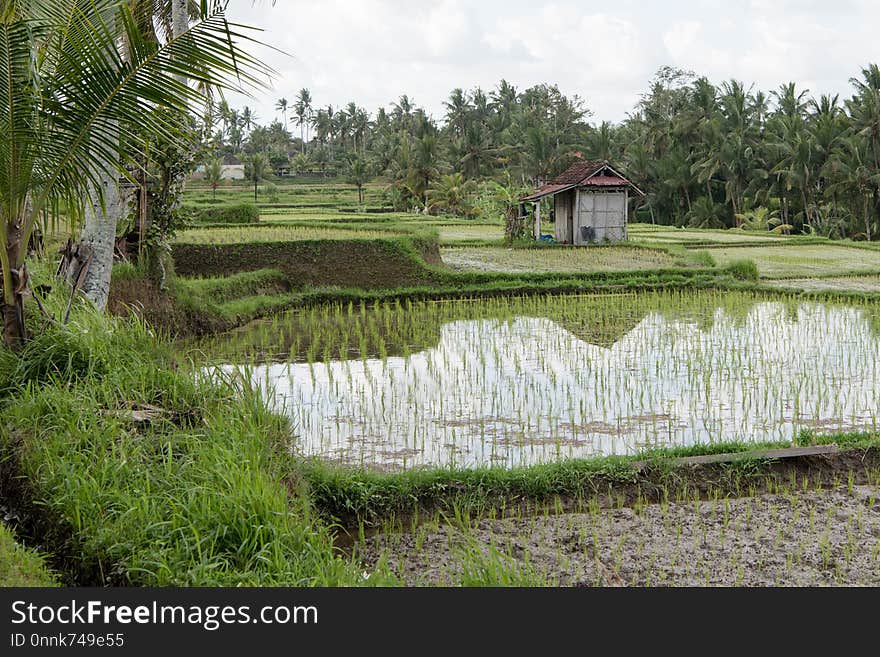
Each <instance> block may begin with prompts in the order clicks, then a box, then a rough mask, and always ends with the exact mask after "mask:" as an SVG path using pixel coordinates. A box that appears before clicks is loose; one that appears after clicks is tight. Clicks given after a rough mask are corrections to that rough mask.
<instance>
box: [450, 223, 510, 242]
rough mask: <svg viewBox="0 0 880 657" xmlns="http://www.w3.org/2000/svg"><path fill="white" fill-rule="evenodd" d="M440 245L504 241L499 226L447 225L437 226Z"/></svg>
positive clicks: (502, 228)
mask: <svg viewBox="0 0 880 657" xmlns="http://www.w3.org/2000/svg"><path fill="white" fill-rule="evenodd" d="M437 230H438V232H439V233H440V243H441V244H456V243H461V242H497V241H500V240H502V239H504V226H502V225H501V224H472V225H467V224H447V225H438V226H437Z"/></svg>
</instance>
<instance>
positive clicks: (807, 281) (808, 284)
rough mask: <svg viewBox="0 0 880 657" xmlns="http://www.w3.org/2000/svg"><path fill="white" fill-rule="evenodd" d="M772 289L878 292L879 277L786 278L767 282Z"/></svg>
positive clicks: (879, 287) (879, 290) (879, 285)
mask: <svg viewBox="0 0 880 657" xmlns="http://www.w3.org/2000/svg"><path fill="white" fill-rule="evenodd" d="M768 284H769V285H771V286H773V287H778V288H785V289H798V290H805V291H808V292H818V291H832V292H869V293H876V292H880V276H878V275H870V276H830V277H828V278H787V279H780V280H774V281H768Z"/></svg>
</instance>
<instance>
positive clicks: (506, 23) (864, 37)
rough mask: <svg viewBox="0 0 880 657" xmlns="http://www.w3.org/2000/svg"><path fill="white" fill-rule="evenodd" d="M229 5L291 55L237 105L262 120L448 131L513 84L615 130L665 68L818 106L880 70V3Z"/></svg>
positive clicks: (712, 0) (272, 59) (281, 1)
mask: <svg viewBox="0 0 880 657" xmlns="http://www.w3.org/2000/svg"><path fill="white" fill-rule="evenodd" d="M231 5H232V7H231V9H230V15H231V17H232V18H234V19H236V20H238V21H239V22H242V23H246V24H253V25H257V26H259V27H262V28H264V29H265V31H264V32H263V33H262V35H261V38H262V39H263V40H264V41H266V42H268V43H270V44H272V45H274V46H276V47H278V48H280V49H282V50H285V51H287V52H290V53H293V54H294V55H295V57H294V58H290V57H284V56H282V55H279V54H278V53H276V52H273V51H271V50H260V55H261V56H262V57H264V58H265V60H266V61H267V62H268V63H270V64H271V65H273V66H274V67H275V68H276V69H278V71H279V72H280V77H279V78H278V79H277V80H276V81H275V85H274V86H275V88H274V89H273V90H271V91H269V92H266V93H264V94H261V95H260V96H259V97H258V98H257V99H255V100H252V101H246V100H244V99H241V100H239V102H238V104H239V105H241V104H245V103H248V104H250V105H251V106H252V107H256V108H257V112H258V114H259V115H260V117H261V119H262V120H268V119H271V118H272V117H273V116H275V115H276V112H275V110H274V104H275V101H276V100H277V99H278V98H280V97H282V96H284V97H286V98H287V99H288V100H290V101H292V99H293V98H294V97H295V95H296V92H297V91H298V90H299V89H300V88H302V87H307V88H309V89H310V90H311V92H312V97H313V98H314V102H315V104H316V105H317V106H324V105H327V104H333V105H334V106H338V105H341V104H344V103H347V102H348V101H351V100H353V101H356V102H357V103H358V104H359V105H362V106H364V107H366V108H367V109H369V110H371V111H375V109H376V108H377V107H379V106H387V105H389V104H390V103H392V102H394V101H395V100H397V98H398V97H399V96H400V95H402V94H408V95H409V96H410V98H411V99H413V100H414V101H415V102H416V103H418V104H421V105H423V106H425V107H426V109H427V110H428V111H429V112H430V113H432V114H434V116H435V117H441V116H442V114H443V101H444V100H445V99H446V98H447V97H448V94H449V92H450V91H451V90H452V89H453V88H454V87H462V88H466V89H469V88H473V87H475V86H478V85H479V86H481V87H483V88H484V89H491V88H492V87H494V86H495V85H496V84H497V83H498V81H499V80H500V79H501V78H505V79H507V80H508V81H510V82H511V83H513V84H515V85H517V86H518V87H519V88H523V87H526V86H531V85H533V84H538V83H541V82H546V83H549V84H558V85H559V88H560V90H562V91H563V93H566V94H569V95H573V94H578V95H580V96H581V97H582V98H584V99H585V100H586V102H587V104H588V106H589V107H590V108H591V109H592V110H593V112H594V119H595V120H611V121H620V120H622V119H623V118H624V117H625V115H626V113H627V112H628V111H630V110H631V109H632V107H633V105H634V104H635V102H636V101H637V100H638V96H639V94H640V93H642V92H644V91H645V90H646V88H647V86H648V82H649V80H650V78H651V77H652V76H653V74H654V72H655V71H656V70H657V69H658V68H659V67H660V66H663V65H665V64H673V65H676V66H681V67H682V68H688V69H691V70H694V71H695V72H696V73H698V74H700V75H706V76H707V77H709V79H710V80H713V81H715V82H721V81H723V80H726V79H730V78H737V79H740V80H743V81H744V82H746V83H747V84H750V83H752V82H754V83H755V84H756V87H757V88H761V89H764V90H766V91H769V90H772V89H775V88H777V87H778V86H779V84H781V83H783V82H787V81H789V80H792V81H795V82H797V83H798V85H799V86H800V87H803V86H805V85H806V83H809V85H810V88H811V91H812V92H813V93H816V94H818V93H826V92H834V93H837V92H841V93H844V95H846V93H848V92H849V84H848V80H849V78H850V77H851V76H854V75H857V74H858V73H859V71H860V69H861V67H862V66H864V65H866V64H867V63H869V62H871V61H877V60H878V55H877V51H876V48H875V46H874V44H875V39H874V35H873V32H874V29H875V28H874V26H876V25H877V24H880V3H878V2H876V0H837V1H836V2H835V3H828V2H827V1H826V0H821V1H820V0H749V1H748V2H743V3H735V4H734V3H728V2H722V1H721V0H703V1H702V2H700V3H693V2H684V1H682V0H677V1H676V0H670V1H669V2H666V3H663V4H662V5H661V4H659V3H651V4H647V3H644V2H637V1H636V0H618V2H616V3H615V4H612V5H608V4H605V5H596V4H595V3H586V2H575V1H574V0H558V1H557V2H549V3H541V2H539V1H527V0H506V1H502V0H484V1H483V2H465V0H440V1H436V2H429V1H428V0H412V1H409V2H407V1H405V0H351V1H346V0H322V1H321V2H312V1H303V0H278V2H277V3H276V4H275V5H274V6H271V3H269V2H265V1H264V2H262V3H260V2H258V3H256V4H254V3H252V2H251V0H236V1H235V2H232V3H231ZM231 100H232V101H233V102H234V101H235V98H231Z"/></svg>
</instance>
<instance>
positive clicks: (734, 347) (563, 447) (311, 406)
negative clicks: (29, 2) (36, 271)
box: [202, 291, 880, 492]
mask: <svg viewBox="0 0 880 657" xmlns="http://www.w3.org/2000/svg"><path fill="white" fill-rule="evenodd" d="M878 311H880V309H878V307H877V305H876V303H875V302H869V301H862V302H860V303H855V302H854V303H850V304H847V305H842V304H830V303H826V304H823V303H816V302H805V301H799V300H795V299H788V298H785V297H783V298H782V299H781V300H780V299H779V298H774V299H772V300H768V299H767V298H766V297H762V296H761V295H759V294H755V293H748V292H719V291H700V292H693V291H662V292H660V291H657V292H648V293H643V294H617V295H615V294H610V295H567V296H542V297H526V298H502V297H499V298H492V299H483V300H480V301H479V302H476V301H468V300H454V301H446V302H442V303H437V302H413V301H399V300H398V301H393V302H381V303H376V304H372V305H367V304H364V303H346V304H332V305H326V306H320V307H311V308H308V309H304V310H301V311H298V312H295V313H291V314H287V315H283V316H279V317H276V318H274V319H272V320H267V321H264V322H257V323H255V324H253V325H252V326H251V327H250V328H249V329H248V330H246V331H241V332H238V333H237V334H235V335H234V336H229V337H227V338H225V342H223V343H221V344H219V345H202V348H203V349H205V350H206V351H207V352H208V353H213V354H214V357H215V361H216V362H220V363H223V362H224V361H225V364H224V365H222V366H223V367H224V368H227V369H234V368H236V367H239V366H241V365H245V366H246V369H247V370H248V372H249V375H250V376H252V377H253V380H254V382H255V383H257V384H259V385H260V386H262V387H263V388H264V392H265V393H266V395H267V397H268V398H269V399H270V401H271V403H272V404H273V405H274V407H275V408H276V409H278V410H280V411H283V412H284V413H286V414H288V415H289V416H290V417H291V419H292V421H293V425H294V427H295V436H293V437H292V444H291V447H292V450H293V451H295V452H297V453H302V454H305V455H310V456H318V457H320V458H322V459H325V460H328V461H330V462H334V463H341V464H347V465H354V466H358V467H366V468H378V469H382V470H389V469H390V470H402V469H409V468H413V467H419V466H434V467H508V468H510V467H518V466H526V465H533V464H537V463H548V462H557V461H563V460H567V459H573V458H590V457H596V456H609V455H633V454H639V453H642V452H644V451H646V450H657V449H667V448H681V447H688V446H694V445H703V446H705V447H706V448H711V446H712V445H713V444H725V443H728V442H740V443H750V442H756V441H757V442H770V441H775V442H780V443H790V442H792V441H794V440H795V439H796V438H797V437H799V436H800V435H801V433H802V432H803V431H804V430H808V431H809V432H810V435H811V436H821V435H823V434H825V433H833V432H840V431H871V430H872V429H873V427H874V426H875V420H874V410H873V407H874V405H875V404H874V401H875V398H876V395H877V393H878V391H880V367H878V364H877V363H878V362H880V337H878V331H877V326H876V322H875V320H874V318H875V317H876V316H877V314H878ZM798 439H799V440H800V438H798ZM659 463H660V462H658V464H659ZM759 465H760V464H758V463H755V462H752V461H744V462H742V463H739V462H737V463H733V464H731V465H730V466H728V468H727V470H726V471H725V472H726V474H725V477H726V479H729V480H730V481H729V482H727V483H729V484H730V485H731V487H732V488H733V489H734V490H744V489H745V488H746V487H747V486H750V485H751V484H750V483H749V482H753V481H754V480H755V479H756V478H757V477H759V476H762V475H761V468H760V467H758V466H759ZM661 467H662V466H661ZM793 476H794V477H795V479H794V480H792V481H790V482H789V484H788V488H789V489H790V490H791V492H794V491H795V490H798V489H800V490H802V491H804V490H806V489H807V488H808V487H809V486H810V484H811V482H810V481H809V479H803V480H797V478H796V477H797V475H796V474H795V475H793ZM778 485H779V484H778V482H769V486H770V487H771V488H770V490H771V491H772V490H773V486H778Z"/></svg>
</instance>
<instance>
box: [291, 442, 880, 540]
mask: <svg viewBox="0 0 880 657" xmlns="http://www.w3.org/2000/svg"><path fill="white" fill-rule="evenodd" d="M832 443H833V444H836V445H838V446H839V447H840V449H841V451H840V453H839V454H836V455H834V457H831V458H829V457H825V456H817V457H810V456H806V457H802V458H796V459H792V460H790V461H782V460H776V459H768V458H750V457H749V454H751V453H755V452H760V451H762V450H772V449H780V448H785V447H791V444H790V443H787V442H786V443H782V442H761V443H739V442H734V443H722V442H719V443H714V444H701V445H695V446H693V447H687V448H675V449H665V450H656V451H651V452H646V453H643V454H640V455H635V456H620V457H604V458H595V459H584V460H570V461H564V462H560V463H549V464H544V465H536V466H531V467H526V468H512V469H503V468H470V469H429V470H411V471H407V472H403V473H393V474H383V473H378V472H368V471H363V470H355V469H347V468H340V467H334V466H331V465H328V464H326V463H322V462H320V461H310V462H305V463H302V462H295V463H294V462H292V463H291V466H290V467H291V468H292V470H293V471H294V472H296V473H297V476H300V477H302V478H304V479H305V480H306V481H308V483H309V490H310V493H311V498H312V500H313V503H314V505H315V508H316V509H318V510H319V511H320V512H321V513H322V514H323V515H325V517H326V518H328V519H330V520H332V521H333V522H335V523H339V524H340V525H341V526H342V527H344V528H347V531H349V532H351V533H352V534H354V533H357V532H359V531H364V530H365V529H375V528H388V527H390V526H394V525H395V524H396V525H398V526H400V525H401V524H403V525H406V524H407V523H411V522H413V521H418V519H419V518H431V517H434V518H436V517H451V516H456V515H460V514H466V515H474V516H483V517H487V516H488V517H496V516H501V517H504V516H505V515H506V514H512V515H522V514H524V513H525V514H528V513H534V512H536V511H537V512H547V511H548V510H549V511H550V512H557V513H560V512H582V511H583V510H584V509H586V508H588V507H590V506H592V505H597V504H598V505H601V506H606V507H610V506H617V507H618V508H619V507H622V506H633V505H634V504H643V503H649V502H658V501H663V500H669V499H674V498H676V497H679V498H682V499H686V498H689V497H693V495H694V494H696V495H698V496H704V497H705V496H707V495H713V496H719V497H728V496H732V497H739V496H744V495H755V494H758V493H760V492H764V491H769V490H773V489H775V488H777V487H778V486H779V485H780V483H784V482H789V483H793V485H795V486H811V487H824V486H831V485H840V484H841V483H846V482H847V481H849V482H850V483H853V482H856V483H865V482H866V481H867V480H868V479H867V477H868V473H869V472H870V469H872V468H873V469H876V468H877V467H880V435H877V434H871V433H848V434H837V435H826V436H816V435H814V434H812V433H809V432H804V433H802V434H801V435H800V436H799V438H798V440H797V441H796V443H795V444H796V445H801V446H807V445H822V444H832ZM708 454H733V455H741V457H742V458H733V459H731V460H729V461H723V462H718V463H706V464H698V465H690V464H686V463H680V462H679V459H682V458H684V457H689V456H696V455H708ZM804 482H808V483H804Z"/></svg>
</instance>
